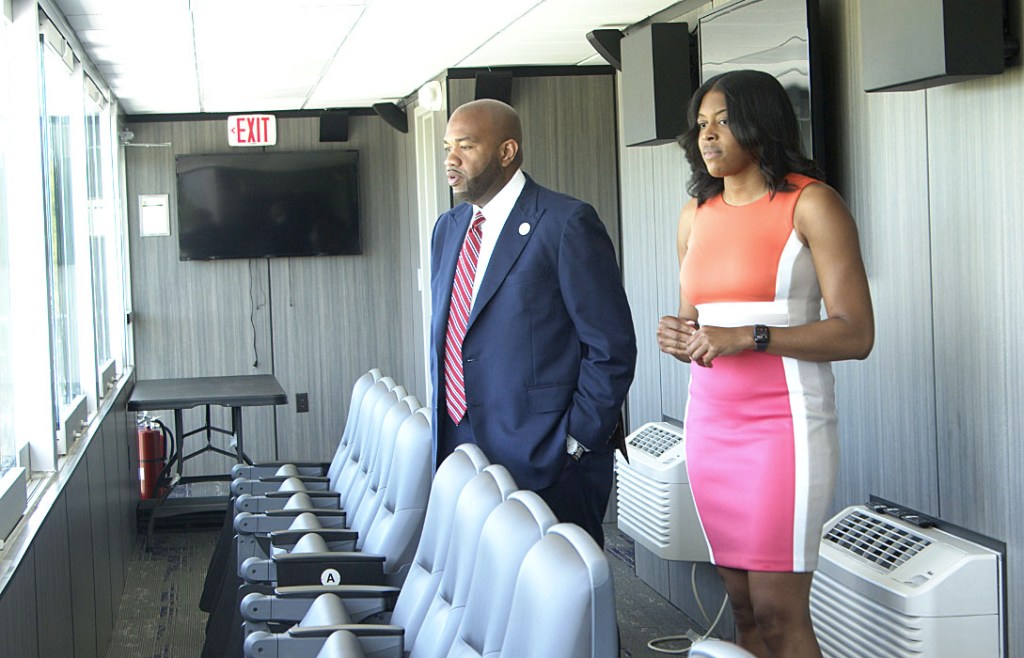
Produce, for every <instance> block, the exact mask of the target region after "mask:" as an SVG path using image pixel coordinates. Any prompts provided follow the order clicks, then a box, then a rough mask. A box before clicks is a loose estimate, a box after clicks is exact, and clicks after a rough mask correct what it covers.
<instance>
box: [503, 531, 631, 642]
mask: <svg viewBox="0 0 1024 658" xmlns="http://www.w3.org/2000/svg"><path fill="white" fill-rule="evenodd" d="M616 623H617V622H616V618H615V591H614V586H613V584H612V573H611V568H610V567H609V566H608V559H607V558H606V557H605V554H604V551H602V550H601V549H600V548H599V547H598V546H597V544H596V543H595V542H594V540H593V538H592V537H591V536H590V535H588V534H587V533H586V531H584V530H583V529H582V528H580V527H579V526H577V525H573V524H570V523H559V524H558V525H556V526H553V527H552V528H550V529H549V530H548V532H547V533H546V534H545V535H544V537H543V538H541V540H540V541H538V542H537V543H536V544H534V546H533V547H532V548H531V549H530V551H529V552H528V553H527V554H526V557H525V558H524V559H523V564H522V567H521V568H520V571H519V576H518V578H517V580H516V586H515V593H514V594H513V598H512V608H511V611H510V612H509V619H508V628H507V630H506V632H505V639H504V641H503V643H502V647H501V653H500V654H499V655H500V656H502V657H503V658H551V657H552V656H558V658H618V656H619V641H618V630H617V629H618V627H617V625H616Z"/></svg>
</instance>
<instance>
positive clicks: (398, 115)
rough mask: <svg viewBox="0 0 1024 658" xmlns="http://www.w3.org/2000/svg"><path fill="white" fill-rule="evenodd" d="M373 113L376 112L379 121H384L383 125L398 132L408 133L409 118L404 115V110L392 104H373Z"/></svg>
mask: <svg viewBox="0 0 1024 658" xmlns="http://www.w3.org/2000/svg"><path fill="white" fill-rule="evenodd" d="M373 111H374V112H376V113H377V115H378V116H379V117H380V118H381V119H384V123H386V124H388V125H389V126H391V127H392V128H394V129H395V130H397V131H398V132H400V133H407V132H409V117H408V116H407V115H406V113H405V110H403V109H402V108H400V107H398V106H397V105H395V104H394V103H374V104H373Z"/></svg>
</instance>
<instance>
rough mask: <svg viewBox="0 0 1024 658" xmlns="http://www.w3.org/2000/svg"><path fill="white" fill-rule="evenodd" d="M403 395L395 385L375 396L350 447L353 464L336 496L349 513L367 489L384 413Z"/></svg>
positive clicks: (351, 519)
mask: <svg viewBox="0 0 1024 658" xmlns="http://www.w3.org/2000/svg"><path fill="white" fill-rule="evenodd" d="M381 381H383V380H381ZM405 395H406V393H405V388H403V387H400V386H397V385H396V386H393V387H392V388H391V390H389V391H388V392H387V393H385V394H384V395H383V396H381V397H380V398H379V399H378V400H377V403H376V404H375V405H374V406H373V409H371V411H370V417H369V418H368V419H367V421H368V422H367V423H366V425H362V424H360V432H359V437H358V438H357V441H358V442H357V444H356V445H355V446H354V447H353V453H355V454H356V456H357V459H356V462H355V468H353V469H351V470H350V471H349V474H348V476H347V477H348V478H349V482H347V483H345V482H342V483H340V484H341V487H342V491H341V492H340V493H341V496H340V498H339V500H338V503H339V505H340V506H341V509H343V510H345V511H347V512H348V513H349V514H350V515H354V514H355V511H356V509H357V508H358V507H359V501H360V499H361V498H362V497H363V494H364V493H365V492H366V484H367V479H368V478H369V472H370V465H371V463H372V462H373V457H374V454H375V452H376V449H377V447H378V443H379V441H380V430H381V427H382V426H383V424H384V416H386V415H387V413H388V411H389V410H390V409H391V407H393V406H395V405H396V404H398V401H399V400H401V399H402V398H404V397H405ZM354 518H355V517H354V516H352V518H349V519H348V521H347V522H346V524H350V523H352V521H353V520H354Z"/></svg>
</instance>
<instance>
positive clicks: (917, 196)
mask: <svg viewBox="0 0 1024 658" xmlns="http://www.w3.org/2000/svg"><path fill="white" fill-rule="evenodd" d="M710 6H711V5H710V4H709V5H707V6H705V7H702V8H700V9H697V10H696V11H695V12H694V13H695V14H696V13H703V12H704V11H706V9H707V8H710ZM820 6H821V27H822V35H821V36H822V38H821V39H820V41H819V43H820V45H821V46H822V47H823V49H824V53H823V54H824V64H825V66H824V79H823V80H822V81H819V83H818V86H817V87H816V91H820V92H823V93H824V94H825V98H824V101H825V107H826V108H828V111H827V112H826V121H827V126H826V134H827V138H828V152H829V153H830V157H831V159H830V161H829V162H828V163H826V165H827V168H828V170H829V172H828V173H829V179H830V181H831V182H832V183H833V184H834V185H835V186H836V187H837V189H838V190H839V191H840V192H841V193H842V194H843V196H844V198H845V199H846V201H847V203H848V205H849V206H850V208H851V210H852V212H853V215H854V217H855V218H856V220H857V225H858V229H859V231H860V238H861V247H862V250H863V252H864V259H865V263H866V266H867V270H868V277H869V283H870V285H871V290H872V296H873V301H874V306H875V316H876V332H877V338H876V344H875V348H874V351H873V352H872V354H871V356H870V357H869V358H868V359H867V360H866V361H864V362H848V363H840V364H836V365H835V373H836V383H837V384H836V385H837V388H836V394H837V405H838V407H839V414H840V435H841V445H842V459H841V470H840V476H839V482H838V487H837V491H836V496H835V499H834V501H833V509H834V511H839V510H840V509H842V508H844V507H846V506H848V505H852V504H857V503H860V502H863V501H866V500H867V499H868V497H869V496H870V495H872V494H874V495H878V496H882V497H883V498H887V499H890V500H893V501H895V502H898V503H902V504H904V505H907V506H909V507H912V508H915V509H918V510H921V511H924V512H926V513H929V514H933V515H936V516H939V517H941V518H943V519H945V520H947V521H949V522H951V523H954V524H957V525H961V526H964V527H966V528H969V529H971V530H974V531H976V532H980V533H982V534H985V535H989V536H991V537H994V538H996V539H999V540H1002V541H1006V542H1007V544H1008V547H1009V548H1008V550H1009V556H1008V565H1009V566H1008V569H1007V573H1008V579H1009V580H1008V582H1009V588H1008V601H1009V609H1008V610H1007V619H1008V620H1010V624H1009V629H1010V630H1009V633H1010V638H1009V642H1010V647H1009V653H1008V654H1007V655H1011V656H1012V655H1018V654H1020V652H1021V647H1024V627H1021V625H1020V624H1018V623H1015V620H1018V619H1020V618H1021V614H1022V612H1021V611H1022V610H1024V575H1021V573H1020V571H1019V570H1016V569H1014V568H1013V566H1012V565H1014V564H1016V562H1017V561H1018V560H1019V559H1020V557H1021V547H1022V546H1024V524H1022V523H1021V519H1024V485H1022V484H1021V478H1020V476H1019V473H1020V472H1021V471H1022V470H1024V448H1022V442H1021V441H1020V439H1019V436H1020V435H1021V430H1022V426H1024V407H1022V405H1021V400H1022V399H1024V397H1022V393H1024V390H1022V388H1024V387H1022V381H1021V365H1022V363H1024V355H1022V354H1021V347H1020V341H1019V340H1017V339H1016V338H1017V334H1018V333H1019V331H1018V328H1019V327H1020V326H1022V324H1024V310H1022V305H1021V304H1020V303H1019V300H1018V299H1017V297H1019V291H1020V290H1021V289H1024V257H1022V256H1021V254H1022V253H1024V240H1022V238H1024V229H1022V228H1021V225H1022V220H1024V197H1022V196H1021V194H1020V193H1019V183H1018V182H1017V181H1018V179H1020V178H1021V165H1020V162H1019V159H1018V158H1017V157H1016V156H1017V154H1018V153H1019V151H1020V150H1021V148H1022V147H1024V129H1022V124H1021V122H1020V121H1019V117H1020V116H1021V115H1022V113H1024V71H1022V69H1021V67H1020V66H1014V67H1011V68H1010V69H1008V70H1007V71H1006V72H1005V73H1003V74H1001V75H998V76H993V77H989V78H986V79H981V80H976V81H971V82H966V83H960V84H955V85H949V86H944V87H937V88H934V89H930V90H927V91H918V92H904V93H881V94H867V93H865V92H864V91H863V88H862V84H861V71H860V67H861V64H860V56H861V51H860V2H859V0H821V1H820ZM678 20H688V17H687V16H680V17H678ZM1011 21H1012V26H1011V34H1014V35H1020V34H1022V33H1024V25H1022V20H1021V16H1020V12H1019V11H1017V10H1015V11H1013V12H1012V13H1011ZM673 149H674V147H672V146H662V147H654V148H623V149H620V152H619V157H620V160H621V166H622V199H623V247H624V254H623V260H624V262H625V264H626V283H627V290H628V292H629V294H630V300H631V303H632V304H633V313H634V318H635V320H636V327H637V334H638V338H639V340H640V360H639V363H638V373H637V380H636V382H635V384H634V387H633V390H632V391H631V393H630V398H629V404H630V412H631V413H630V425H631V427H632V428H636V427H638V426H639V425H640V424H641V423H643V422H645V421H648V420H658V419H661V418H663V417H668V418H673V419H679V418H682V408H683V404H684V403H685V391H686V388H685V383H686V373H685V369H686V368H685V366H681V365H679V364H676V363H674V362H671V361H670V360H668V359H667V358H665V357H662V356H660V355H658V354H657V346H656V344H655V342H654V335H653V332H654V328H655V326H656V323H657V318H658V317H659V316H660V315H662V314H664V313H672V312H674V310H675V304H676V301H675V295H676V294H677V287H676V286H677V284H676V276H677V269H676V268H677V267H678V265H677V263H676V262H675V260H676V257H675V251H674V233H675V220H676V215H677V213H678V210H679V207H681V205H682V203H683V201H684V200H685V198H686V195H685V191H684V189H683V185H684V181H685V179H686V177H687V175H688V168H687V165H686V163H685V159H684V158H683V157H682V154H681V153H680V152H678V149H675V150H673ZM637 571H638V573H640V574H641V575H642V576H643V577H644V578H645V579H648V581H649V582H651V583H652V584H653V585H654V586H655V588H656V589H658V590H659V591H661V592H662V593H663V594H665V595H666V596H668V597H669V598H670V599H671V600H673V602H675V603H676V604H677V605H679V606H680V607H681V608H682V609H683V610H684V611H686V612H687V613H688V614H690V616H691V617H693V618H694V619H699V616H698V615H697V614H695V613H694V612H693V611H694V610H695V606H694V604H693V595H692V593H691V592H690V586H689V573H690V565H688V564H685V563H665V562H663V561H661V560H658V559H657V558H655V557H653V555H652V554H650V553H648V552H646V551H644V550H643V549H638V555H637ZM702 573H703V565H699V568H698V578H700V577H701V574H702ZM705 584H706V587H705ZM699 587H700V591H701V593H702V596H703V598H704V602H705V605H706V606H708V607H712V606H715V605H716V603H717V600H720V599H716V590H715V583H714V579H713V578H710V579H708V580H707V582H706V583H704V582H702V581H699ZM709 601H710V602H711V603H710V604H709V603H708V602H709Z"/></svg>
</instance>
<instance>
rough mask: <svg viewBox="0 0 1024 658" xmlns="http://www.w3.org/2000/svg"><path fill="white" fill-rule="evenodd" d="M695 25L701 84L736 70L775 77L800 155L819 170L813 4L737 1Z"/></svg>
mask: <svg viewBox="0 0 1024 658" xmlns="http://www.w3.org/2000/svg"><path fill="white" fill-rule="evenodd" d="M698 25H699V28H698V33H699V37H700V76H701V82H702V83H703V82H704V81H706V80H707V79H708V78H711V77H712V76H715V75H718V74H719V73H725V72H726V71H734V70H738V69H756V70H758V71H764V72H766V73H770V74H772V75H773V76H775V77H776V78H777V79H778V80H779V82H781V83H782V86H783V87H785V89H786V92H787V93H788V94H789V97H790V100H791V101H792V102H793V108H794V109H795V110H796V117H797V120H798V121H799V123H800V133H801V135H802V136H803V142H804V152H805V153H806V154H807V155H808V156H811V157H813V158H814V159H815V160H816V161H817V162H818V164H819V166H821V167H825V166H826V162H825V149H824V146H825V144H824V130H823V104H822V99H821V91H822V87H821V83H820V79H819V65H818V59H819V58H818V56H817V25H818V3H817V0H737V2H732V3H729V4H727V5H724V6H722V7H720V8H716V9H715V10H713V11H711V12H709V13H707V14H705V15H703V16H701V17H700V19H699V21H698Z"/></svg>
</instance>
